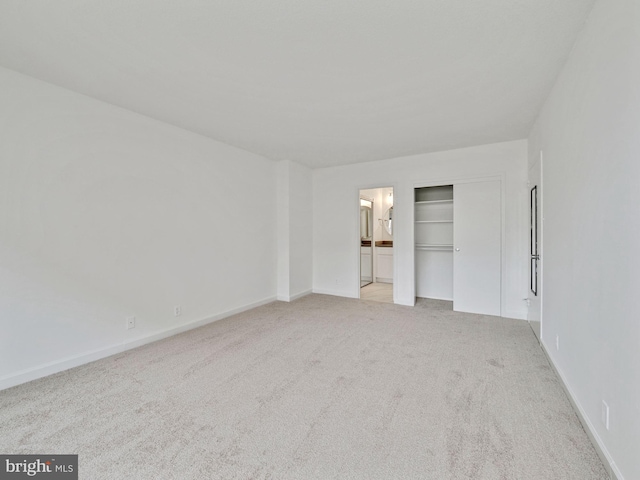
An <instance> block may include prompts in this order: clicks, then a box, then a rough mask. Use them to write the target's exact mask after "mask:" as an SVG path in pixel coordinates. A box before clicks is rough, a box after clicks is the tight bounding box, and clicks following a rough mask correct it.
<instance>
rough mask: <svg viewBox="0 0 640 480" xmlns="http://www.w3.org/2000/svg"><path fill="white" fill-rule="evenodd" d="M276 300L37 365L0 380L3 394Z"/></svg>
mask: <svg viewBox="0 0 640 480" xmlns="http://www.w3.org/2000/svg"><path fill="white" fill-rule="evenodd" d="M275 300H276V297H268V298H265V299H262V300H259V301H257V302H253V303H250V304H247V305H243V306H241V307H238V308H233V309H231V310H227V311H226V312H222V313H218V314H216V315H212V316H208V317H205V318H201V319H199V320H194V321H192V322H189V323H185V324H182V325H179V326H177V327H174V328H169V329H167V330H163V331H161V332H158V333H154V334H151V335H147V336H145V337H142V338H137V339H135V340H131V341H127V342H123V343H119V344H116V345H110V346H108V347H104V348H100V349H97V350H92V351H89V352H85V353H81V354H78V355H72V356H69V357H66V358H63V359H61V360H54V361H52V362H47V363H45V364H43V365H38V366H37V367H32V368H28V369H25V370H22V371H20V372H17V373H13V374H10V375H6V376H4V377H2V378H0V390H4V389H6V388H10V387H15V386H16V385H20V384H22V383H27V382H30V381H32V380H36V379H38V378H42V377H46V376H48V375H53V374H54V373H59V372H62V371H64V370H69V369H70V368H74V367H78V366H80V365H84V364H87V363H91V362H94V361H96V360H100V359H102V358H106V357H110V356H111V355H115V354H117V353H122V352H125V351H127V350H131V349H134V348H137V347H140V346H142V345H146V344H148V343H153V342H157V341H158V340H162V339H163V338H167V337H171V336H173V335H177V334H178V333H182V332H186V331H188V330H192V329H194V328H198V327H201V326H203V325H207V324H209V323H212V322H215V321H217V320H222V319H223V318H227V317H230V316H232V315H236V314H237V313H242V312H245V311H247V310H251V309H252V308H256V307H260V306H262V305H266V304H267V303H271V302H273V301H275Z"/></svg>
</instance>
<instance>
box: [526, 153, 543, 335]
mask: <svg viewBox="0 0 640 480" xmlns="http://www.w3.org/2000/svg"><path fill="white" fill-rule="evenodd" d="M527 304H528V305H529V312H528V314H527V318H528V320H529V323H530V325H531V328H532V329H533V332H534V333H535V334H536V336H537V337H538V340H540V329H541V325H542V154H540V159H539V160H538V161H537V162H536V163H535V164H534V165H533V167H531V169H529V296H528V302H527Z"/></svg>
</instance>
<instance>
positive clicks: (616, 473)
mask: <svg viewBox="0 0 640 480" xmlns="http://www.w3.org/2000/svg"><path fill="white" fill-rule="evenodd" d="M540 347H541V348H542V351H543V352H544V354H545V355H546V356H547V360H549V364H550V365H551V368H553V370H554V371H555V372H556V376H557V377H558V378H559V379H560V385H562V388H563V389H564V391H565V393H566V395H567V398H568V399H569V402H571V406H572V407H573V410H574V411H575V412H576V415H577V416H578V419H579V420H580V423H582V427H583V428H584V431H585V432H586V433H587V436H588V437H589V440H591V443H592V444H593V447H594V448H595V449H596V452H597V453H598V456H599V457H600V460H601V461H602V463H603V464H604V466H605V468H606V470H607V473H608V474H609V478H611V480H624V477H623V476H622V473H620V470H619V469H618V467H617V465H616V462H614V461H613V458H612V457H611V454H610V453H609V451H608V450H607V447H605V445H604V442H603V441H602V439H601V438H600V435H598V432H597V431H596V429H595V427H594V426H593V423H591V420H589V417H588V416H587V414H586V412H585V411H584V409H583V408H582V406H581V405H580V403H579V402H578V400H577V399H576V396H575V395H574V393H573V390H571V387H570V386H569V383H568V382H567V379H566V378H565V376H564V374H563V373H562V371H561V370H560V369H559V368H558V367H557V366H556V364H555V363H554V362H553V360H552V358H551V356H550V355H549V351H548V350H547V347H546V346H545V344H544V343H543V342H540Z"/></svg>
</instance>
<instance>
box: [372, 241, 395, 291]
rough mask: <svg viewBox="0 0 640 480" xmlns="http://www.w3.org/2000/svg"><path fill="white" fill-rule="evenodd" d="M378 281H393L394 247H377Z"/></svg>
mask: <svg viewBox="0 0 640 480" xmlns="http://www.w3.org/2000/svg"><path fill="white" fill-rule="evenodd" d="M376 261H377V264H376V265H377V271H376V282H381V283H393V247H376Z"/></svg>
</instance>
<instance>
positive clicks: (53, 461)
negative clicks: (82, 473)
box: [0, 455, 78, 480]
mask: <svg viewBox="0 0 640 480" xmlns="http://www.w3.org/2000/svg"><path fill="white" fill-rule="evenodd" d="M19 478H22V479H25V478H35V479H37V480H46V479H52V480H78V455H0V480H5V479H6V480H14V479H15V480H17V479H19Z"/></svg>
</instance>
